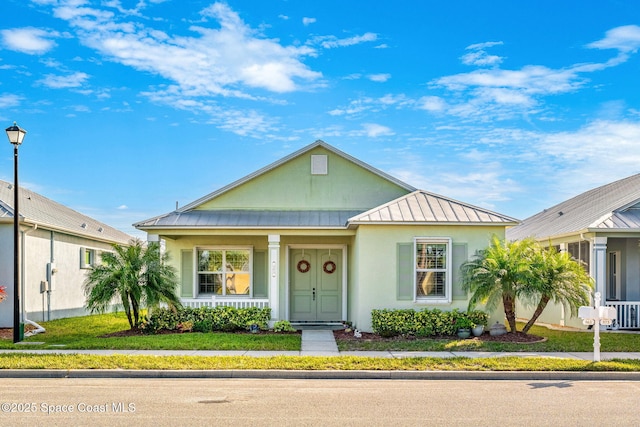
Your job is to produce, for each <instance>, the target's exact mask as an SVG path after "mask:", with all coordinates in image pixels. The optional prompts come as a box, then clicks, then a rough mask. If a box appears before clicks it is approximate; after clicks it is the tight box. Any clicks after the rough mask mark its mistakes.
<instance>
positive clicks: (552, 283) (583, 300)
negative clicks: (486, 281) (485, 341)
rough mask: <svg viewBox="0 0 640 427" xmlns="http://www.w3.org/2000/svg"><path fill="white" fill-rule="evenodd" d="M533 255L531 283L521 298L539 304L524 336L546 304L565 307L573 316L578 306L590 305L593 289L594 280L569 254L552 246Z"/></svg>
mask: <svg viewBox="0 0 640 427" xmlns="http://www.w3.org/2000/svg"><path fill="white" fill-rule="evenodd" d="M536 252H537V253H536V257H535V261H534V264H533V270H534V274H533V280H532V281H530V282H529V283H528V286H527V287H526V289H524V290H523V292H522V296H523V297H524V299H525V300H528V301H532V300H537V301H538V304H537V307H536V310H535V311H534V312H533V315H532V316H531V319H529V321H528V322H527V324H526V325H525V326H524V328H523V329H522V332H524V333H527V332H528V331H529V329H531V327H532V326H533V324H534V323H535V322H536V320H537V319H538V317H540V315H541V314H542V312H543V310H544V309H545V307H546V306H547V303H549V301H553V302H555V303H558V304H562V305H564V307H565V309H568V310H569V311H570V312H571V314H572V315H574V316H575V315H577V314H578V308H579V307H580V306H583V305H589V304H590V301H589V296H590V294H591V291H592V290H593V279H591V277H589V275H588V274H587V272H586V271H585V270H584V268H583V267H582V265H580V264H579V263H578V262H576V261H575V260H573V259H572V258H571V255H570V254H569V253H567V252H558V251H557V250H556V248H554V247H549V248H539V249H538V250H537V251H536Z"/></svg>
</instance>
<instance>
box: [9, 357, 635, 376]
mask: <svg viewBox="0 0 640 427" xmlns="http://www.w3.org/2000/svg"><path fill="white" fill-rule="evenodd" d="M0 369H65V370H69V369H133V370H150V369H156V370H174V369H175V370H249V369H258V370H270V369H271V370H274V369H277V370H344V371H349V370H369V371H575V372H580V371H602V372H637V371H640V360H631V359H630V360H627V359H615V360H610V361H602V362H590V361H586V360H575V359H560V358H542V357H491V358H467V357H453V358H431V357H426V358H425V357H415V358H405V359H391V358H369V357H359V356H340V357H308V356H274V357H248V356H239V357H234V356H216V357H206V356H132V355H112V356H101V355H87V354H47V355H41V354H38V355H36V354H28V353H20V354H0Z"/></svg>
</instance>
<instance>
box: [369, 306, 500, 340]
mask: <svg viewBox="0 0 640 427" xmlns="http://www.w3.org/2000/svg"><path fill="white" fill-rule="evenodd" d="M487 320H488V315H487V314H486V313H484V312H482V311H472V312H469V313H464V312H461V311H459V310H458V309H455V310H452V311H442V310H439V309H431V310H430V309H423V310H420V311H416V310H413V309H397V310H389V309H383V310H377V309H376V310H372V311H371V325H372V328H373V331H374V332H376V333H377V334H379V335H380V336H383V337H395V336H416V337H430V336H437V335H455V334H456V332H457V331H458V328H459V327H460V326H461V325H462V326H464V325H467V324H470V323H474V324H481V322H484V323H483V324H485V325H486V322H487Z"/></svg>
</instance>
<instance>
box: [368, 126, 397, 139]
mask: <svg viewBox="0 0 640 427" xmlns="http://www.w3.org/2000/svg"><path fill="white" fill-rule="evenodd" d="M362 127H363V128H364V131H365V134H366V136H368V137H370V138H377V137H379V136H390V135H394V133H393V131H392V130H391V129H390V128H388V127H387V126H382V125H379V124H376V123H363V124H362Z"/></svg>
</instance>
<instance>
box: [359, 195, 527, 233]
mask: <svg viewBox="0 0 640 427" xmlns="http://www.w3.org/2000/svg"><path fill="white" fill-rule="evenodd" d="M349 222H350V223H352V224H367V223H398V224H400V223H403V224H415V223H450V224H487V223H495V224H501V225H510V224H517V223H518V220H517V219H515V218H511V217H508V216H505V215H501V214H498V213H495V212H492V211H490V210H487V209H483V208H479V207H477V206H473V205H469V204H467V203H462V202H459V201H457V200H453V199H449V198H447V197H443V196H440V195H437V194H433V193H429V192H426V191H422V190H417V191H414V192H412V193H410V194H407V195H406V196H402V197H400V198H398V199H395V200H392V201H391V202H389V203H385V204H384V205H382V206H378V207H376V208H373V209H370V210H368V211H366V212H364V213H362V214H359V215H357V216H355V217H353V218H351V219H350V220H349Z"/></svg>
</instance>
